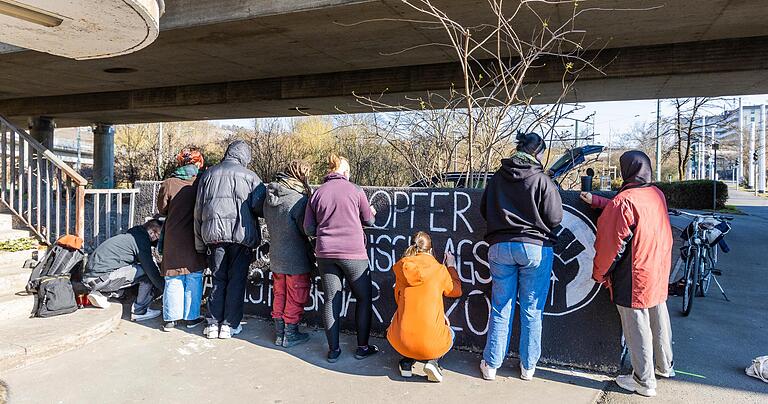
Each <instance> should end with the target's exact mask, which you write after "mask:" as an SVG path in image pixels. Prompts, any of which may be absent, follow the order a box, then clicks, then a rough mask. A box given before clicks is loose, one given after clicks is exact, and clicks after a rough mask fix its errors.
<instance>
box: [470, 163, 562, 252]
mask: <svg viewBox="0 0 768 404" xmlns="http://www.w3.org/2000/svg"><path fill="white" fill-rule="evenodd" d="M480 213H481V214H482V215H483V218H485V220H486V223H487V230H486V234H485V241H486V242H487V243H488V244H489V245H493V244H497V243H504V242H522V243H530V244H536V245H543V246H552V245H553V244H554V243H555V242H556V241H557V237H556V235H555V233H554V229H555V228H556V227H557V226H558V225H560V221H562V220H563V203H562V200H561V199H560V192H559V190H558V188H557V186H556V185H555V183H554V182H553V181H552V179H551V178H549V176H547V175H546V174H544V169H543V167H542V166H541V163H539V162H538V161H537V160H536V159H534V158H533V157H531V156H529V155H527V154H525V153H520V152H518V153H516V154H515V155H513V156H512V157H510V158H508V159H504V160H502V161H501V168H499V170H498V171H496V173H495V174H494V175H493V177H491V179H490V180H489V181H488V185H487V187H486V188H485V192H483V197H482V199H481V200H480Z"/></svg>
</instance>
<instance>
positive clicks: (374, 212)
mask: <svg viewBox="0 0 768 404" xmlns="http://www.w3.org/2000/svg"><path fill="white" fill-rule="evenodd" d="M371 214H372V215H374V216H376V208H374V207H373V205H371Z"/></svg>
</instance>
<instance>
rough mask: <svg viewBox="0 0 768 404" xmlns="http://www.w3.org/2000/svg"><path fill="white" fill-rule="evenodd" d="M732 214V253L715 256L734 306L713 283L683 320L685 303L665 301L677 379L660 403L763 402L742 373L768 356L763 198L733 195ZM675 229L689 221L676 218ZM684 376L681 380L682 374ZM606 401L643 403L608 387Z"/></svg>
mask: <svg viewBox="0 0 768 404" xmlns="http://www.w3.org/2000/svg"><path fill="white" fill-rule="evenodd" d="M730 193H731V195H732V196H731V198H730V200H729V202H728V204H730V205H735V206H737V207H738V208H739V209H741V210H742V211H744V212H745V213H746V214H747V215H745V216H736V219H735V220H734V221H733V230H732V231H731V233H730V234H728V236H727V240H728V244H729V245H730V246H731V249H732V250H731V252H730V253H728V254H721V255H720V263H719V264H718V267H719V269H721V270H722V271H723V276H721V277H720V278H719V280H720V283H721V284H722V285H723V288H724V289H725V291H726V293H727V294H728V297H729V298H730V299H731V302H726V301H725V300H723V297H722V295H720V292H719V291H717V289H716V287H715V286H714V285H713V286H712V289H710V294H709V295H708V296H707V297H704V298H696V300H694V305H693V312H692V313H691V315H690V316H689V317H687V318H686V317H682V315H681V314H680V308H681V306H682V300H681V298H679V297H672V298H670V300H669V301H668V306H669V309H670V315H671V317H672V333H673V340H674V353H675V368H676V369H677V370H678V377H677V378H676V379H674V380H664V381H661V382H660V384H659V399H660V400H659V401H663V402H669V403H729V404H733V403H764V404H765V403H768V384H765V383H763V382H761V381H759V380H757V379H754V378H751V377H748V376H746V375H745V374H744V368H746V367H747V365H749V364H750V363H751V360H752V359H753V358H755V357H757V356H761V355H768V268H767V267H766V265H765V262H766V257H768V200H766V199H764V198H755V197H754V196H752V195H750V194H748V193H746V192H740V191H734V190H733V189H731V190H730ZM673 222H674V223H675V224H677V225H685V224H687V223H688V220H686V219H681V218H676V217H675V218H673ZM681 371H682V372H686V373H685V374H684V373H682V372H681ZM608 390H609V391H608V392H607V393H606V394H605V395H604V397H603V398H602V402H604V403H639V402H647V401H648V400H647V399H643V398H642V397H640V396H637V395H634V396H633V395H628V394H624V393H621V392H618V391H617V390H618V388H617V387H616V386H615V385H614V384H612V383H611V384H609V386H608Z"/></svg>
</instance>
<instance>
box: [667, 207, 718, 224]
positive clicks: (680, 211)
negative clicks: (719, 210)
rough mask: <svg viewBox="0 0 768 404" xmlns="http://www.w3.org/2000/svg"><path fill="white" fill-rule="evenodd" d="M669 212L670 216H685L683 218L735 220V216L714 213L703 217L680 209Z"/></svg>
mask: <svg viewBox="0 0 768 404" xmlns="http://www.w3.org/2000/svg"><path fill="white" fill-rule="evenodd" d="M668 212H669V214H671V215H673V216H681V215H683V216H689V217H693V218H706V217H713V218H715V219H718V220H725V221H731V220H733V216H723V215H717V214H715V213H714V212H713V213H705V214H703V215H700V214H696V213H690V212H686V211H682V210H678V209H669V210H668Z"/></svg>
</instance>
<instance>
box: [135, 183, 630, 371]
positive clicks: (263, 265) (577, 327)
mask: <svg viewBox="0 0 768 404" xmlns="http://www.w3.org/2000/svg"><path fill="white" fill-rule="evenodd" d="M146 189H148V190H149V189H151V187H146ZM142 192H144V191H142ZM366 193H367V194H368V197H369V199H370V201H371V203H372V204H373V205H374V206H375V208H376V210H377V211H378V213H377V215H376V223H375V225H374V227H372V228H369V229H366V231H365V235H366V238H367V242H368V256H369V261H370V268H371V270H372V278H373V283H374V284H373V288H374V301H373V306H374V314H373V316H374V318H373V332H374V334H377V335H379V336H383V335H384V333H385V332H386V328H387V326H388V325H389V321H390V319H391V318H392V315H393V314H394V312H395V302H394V295H393V286H394V283H395V276H394V273H393V272H392V270H391V268H392V266H393V265H394V263H395V262H396V261H397V259H398V258H399V257H400V256H401V255H402V253H403V251H404V250H405V248H406V247H407V246H408V245H409V244H410V238H411V235H412V234H413V233H415V232H416V231H419V230H423V231H427V232H429V233H430V234H431V236H432V238H433V248H434V250H435V255H436V256H437V258H438V259H439V260H442V258H443V254H444V252H446V251H451V252H453V253H455V254H456V255H457V271H458V273H459V276H460V278H461V280H462V283H463V285H462V291H463V294H462V297H461V298H459V299H447V298H446V299H445V309H446V315H447V316H448V318H449V320H450V322H451V326H452V327H453V329H454V330H455V331H456V339H457V340H456V344H455V347H457V348H458V349H467V350H472V351H478V352H479V351H482V349H483V347H484V346H485V337H486V333H487V331H488V317H489V313H490V296H491V276H490V270H489V266H488V245H487V243H485V242H484V241H483V235H484V233H485V221H484V220H483V218H482V217H481V216H480V212H479V202H480V196H481V191H480V190H469V189H456V190H454V189H421V188H367V189H366ZM561 195H562V197H563V203H564V219H563V223H562V227H561V228H560V229H559V230H558V238H559V242H558V244H557V245H556V246H555V248H554V250H555V251H554V252H555V262H554V267H553V271H552V274H551V283H550V291H549V296H548V297H547V303H546V307H545V319H544V330H543V339H542V351H543V352H542V359H543V360H544V361H547V362H550V363H557V364H565V365H571V366H577V367H582V368H589V369H596V370H605V371H612V370H615V369H616V368H617V367H618V363H619V359H620V355H621V344H620V340H621V325H620V322H619V318H618V314H617V312H616V309H615V307H614V306H613V305H612V304H611V303H610V301H609V296H608V293H607V291H606V290H604V289H603V288H601V287H600V285H598V284H596V283H595V282H594V281H592V279H591V274H592V259H593V258H594V254H595V251H594V247H593V244H594V240H595V226H594V221H595V220H596V215H595V212H593V211H592V209H590V208H589V207H587V206H586V205H585V204H583V203H582V202H581V201H579V200H578V194H577V193H576V192H569V191H563V192H562V194H561ZM147 196H148V197H147V198H141V200H142V201H147V203H148V204H151V199H152V198H151V197H149V195H147ZM139 209H145V210H150V209H151V207H150V206H145V207H144V208H141V207H140V208H139ZM137 217H140V216H138V215H137ZM267 231H268V229H267ZM270 248H278V246H270V245H269V244H268V241H265V244H264V245H262V246H261V247H260V248H259V251H258V253H257V257H258V259H257V261H256V262H255V263H254V264H253V266H252V268H251V276H250V279H249V286H248V290H247V293H246V296H245V300H246V303H247V304H246V311H247V312H249V313H251V314H256V315H259V316H263V317H269V315H270V306H271V299H272V286H271V282H270V280H271V273H270V272H269V254H268V251H269V249H270ZM323 302H324V295H323V291H322V284H321V282H320V277H319V274H317V273H314V274H313V285H312V289H311V294H310V300H309V302H308V304H307V306H306V308H305V309H306V314H305V320H306V322H307V324H308V325H313V326H318V327H322V318H321V315H320V313H321V309H322V305H323ZM354 308H355V299H354V297H353V296H352V294H351V292H349V290H348V289H345V293H344V300H343V304H342V317H343V319H342V328H343V329H345V330H354ZM518 336H519V322H518V321H517V320H515V325H514V336H513V342H512V343H511V347H510V354H511V355H515V354H516V352H517V351H518V349H517V346H518Z"/></svg>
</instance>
